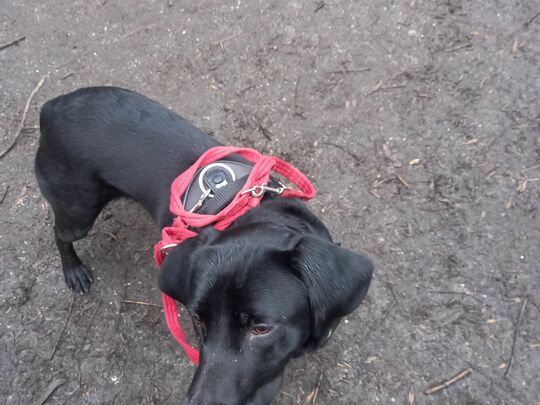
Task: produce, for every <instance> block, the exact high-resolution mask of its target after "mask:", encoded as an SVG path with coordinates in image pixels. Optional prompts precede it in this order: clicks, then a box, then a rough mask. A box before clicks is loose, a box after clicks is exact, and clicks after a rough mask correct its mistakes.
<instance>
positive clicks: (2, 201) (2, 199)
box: [0, 185, 9, 204]
mask: <svg viewBox="0 0 540 405" xmlns="http://www.w3.org/2000/svg"><path fill="white" fill-rule="evenodd" d="M8 191H9V185H8V186H7V187H6V189H5V190H4V193H3V194H2V197H0V204H3V203H4V200H5V199H6V195H7V193H8Z"/></svg>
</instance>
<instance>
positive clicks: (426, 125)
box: [0, 0, 540, 405]
mask: <svg viewBox="0 0 540 405" xmlns="http://www.w3.org/2000/svg"><path fill="white" fill-rule="evenodd" d="M170 4H171V6H169V2H168V1H165V0H160V1H145V2H142V1H134V0H125V1H113V0H109V1H107V0H89V1H81V0H77V1H66V0H55V1H47V2H44V1H19V0H4V1H3V2H2V4H1V7H0V44H4V43H8V42H10V41H12V40H14V39H17V38H19V37H21V36H25V37H26V38H25V39H24V40H22V41H20V42H19V43H18V44H16V45H13V46H10V47H7V48H5V49H3V50H0V149H2V150H3V149H4V148H5V147H7V146H8V145H9V143H10V140H11V139H12V137H13V136H14V135H15V132H16V129H17V126H18V123H19V121H20V118H21V114H22V110H23V109H24V105H25V103H26V100H27V98H28V95H29V94H30V92H31V91H32V89H33V88H34V87H35V86H36V84H37V83H38V81H39V80H40V78H41V77H42V76H43V75H48V78H47V80H46V82H45V84H44V86H43V87H42V88H41V89H40V91H39V92H38V94H37V95H36V97H35V99H34V101H33V103H32V105H31V107H30V110H29V113H28V117H27V119H26V123H25V127H24V129H23V131H22V133H21V136H20V137H19V140H18V142H17V145H16V146H15V148H14V149H13V150H12V151H11V152H10V153H9V154H7V155H6V156H5V157H4V158H2V159H1V160H0V200H1V203H0V314H1V315H0V402H1V403H6V404H33V403H40V402H41V399H42V396H43V395H44V394H45V393H46V392H47V390H48V389H49V388H51V387H52V386H55V385H57V386H58V387H57V388H56V390H55V391H54V392H53V394H52V395H51V396H50V397H49V399H48V402H47V403H49V404H154V403H155V404H173V403H179V401H180V400H181V398H182V397H183V395H184V393H185V391H186V389H187V387H188V384H189V382H190V378H191V376H192V374H193V372H194V369H193V367H192V366H191V365H190V364H189V363H188V360H187V359H186V357H185V356H184V355H183V353H182V352H181V350H180V348H179V346H178V345H177V344H176V343H175V342H174V341H173V339H172V338H171V337H170V336H169V334H168V332H167V330H166V327H165V324H164V321H163V314H162V312H161V309H160V308H159V307H155V306H149V305H140V304H132V303H126V302H124V301H126V300H132V301H139V302H145V303H151V304H156V305H160V296H159V291H158V288H157V284H156V279H155V271H156V270H155V268H154V265H153V263H152V260H151V249H152V246H153V243H154V242H155V241H156V240H157V238H158V236H159V231H158V230H157V229H155V228H154V226H153V225H152V223H151V221H150V219H149V217H148V216H147V215H146V214H145V213H144V212H143V211H142V210H141V209H140V208H139V207H138V206H137V205H136V204H134V203H132V202H129V201H117V202H115V203H114V204H112V205H110V206H109V207H107V208H106V210H105V211H104V212H103V214H102V215H101V216H100V218H99V220H98V221H97V224H96V226H95V228H94V229H93V230H92V232H91V234H90V236H89V237H88V238H86V239H85V240H83V241H81V242H79V243H78V244H77V248H78V250H79V251H80V252H81V255H82V258H83V260H84V261H85V262H86V263H87V264H88V265H89V266H91V267H92V268H93V271H94V275H95V278H96V282H95V284H94V287H93V289H92V291H91V293H90V294H88V295H85V296H84V297H76V298H75V300H74V302H73V308H72V312H71V316H70V317H69V319H68V322H67V324H66V327H65V331H64V333H62V329H63V326H64V324H65V322H66V319H67V317H68V314H69V311H70V305H71V300H72V295H71V294H70V293H69V292H68V291H67V289H66V286H65V284H64V281H63V278H62V275H61V270H60V262H59V258H58V255H57V253H56V251H55V248H54V245H53V238H52V217H51V212H50V210H49V209H48V207H47V205H46V204H45V201H44V200H43V198H42V197H41V196H40V193H39V191H38V189H37V186H36V181H35V178H34V175H33V169H32V167H33V156H34V154H35V151H36V147H37V140H38V129H37V125H38V121H37V117H38V111H39V106H40V105H41V104H43V102H45V101H46V100H47V99H49V98H52V97H54V96H57V95H59V94H62V93H66V92H69V91H71V90H73V89H76V88H78V87H81V86H89V85H105V84H110V85H117V86H122V87H126V88H130V89H133V90H137V91H139V92H142V93H144V94H146V95H148V96H150V97H152V98H155V99H157V100H159V101H161V102H162V103H164V104H166V105H168V106H170V107H171V108H172V109H173V110H175V111H177V112H178V113H180V114H181V115H183V116H185V117H186V118H188V119H189V120H191V121H192V122H193V123H195V124H196V125H197V126H199V127H200V128H202V129H204V130H205V131H207V132H212V133H214V135H215V136H216V137H217V138H218V139H220V140H221V141H223V142H224V143H226V144H230V145H244V146H249V147H255V148H258V149H260V150H261V151H263V152H265V153H271V154H277V155H279V156H282V157H284V158H286V159H288V160H289V161H291V162H292V163H293V164H295V165H297V166H298V167H300V168H301V169H302V170H303V171H304V172H305V173H308V174H309V176H310V178H311V179H313V181H314V183H315V184H316V186H317V188H318V190H319V196H318V199H317V200H316V201H314V202H313V203H311V207H312V208H313V210H314V211H315V212H316V213H317V214H318V215H319V216H320V217H321V218H323V220H324V221H325V223H326V224H327V225H328V226H329V228H330V229H331V230H332V232H333V234H334V235H335V238H336V240H339V241H341V242H342V243H343V244H344V245H346V246H348V247H351V248H354V249H359V250H363V251H365V252H367V253H368V254H369V255H370V256H371V257H372V258H373V259H374V261H375V263H376V267H377V274H376V277H375V279H374V282H373V285H372V288H371V290H370V293H369V299H368V300H367V301H366V302H365V304H364V305H363V306H362V307H361V308H360V309H359V310H358V311H356V312H355V313H354V314H352V315H351V316H350V317H348V318H347V320H346V321H345V322H344V323H342V325H341V326H340V328H339V330H338V331H337V333H336V334H335V336H334V338H333V341H332V342H331V343H330V344H329V345H328V346H327V347H325V348H324V349H323V350H322V351H320V352H319V353H317V354H314V355H310V356H307V357H305V358H302V359H300V360H297V361H294V362H293V363H292V364H291V365H290V367H289V369H288V372H287V378H286V383H285V385H284V387H283V390H282V392H281V393H280V394H279V395H278V396H277V397H276V400H275V402H274V403H275V404H304V403H315V404H319V405H323V404H328V405H329V404H392V403H398V404H408V403H415V404H456V405H457V404H460V405H461V404H508V405H509V404H527V405H529V404H534V403H536V402H537V401H538V397H539V395H540V322H539V321H540V313H539V307H538V305H539V301H538V300H539V297H540V221H539V210H538V208H539V201H540V104H539V102H538V99H539V96H540V67H539V61H540V59H539V58H540V17H537V16H538V13H539V12H540V8H539V7H540V6H539V3H538V2H536V1H533V0H525V1H499V0H489V1H488V0H478V1H474V2H473V1H462V0H444V1H443V0H432V1H420V0H411V1H407V2H397V1H391V0H371V1H335V0H334V1H326V0H325V1H314V2H313V1H247V0H244V1H241V0H238V1H236V2H222V1H214V0H206V1H204V0H203V1H199V2H192V1H177V0H172V1H171V2H170ZM535 16H536V17H535ZM525 300H527V305H526V307H525V310H524V313H523V318H522V322H521V325H520V327H519V329H518V331H517V335H516V340H515V350H514V357H513V365H512V368H511V370H510V371H509V373H508V376H507V378H504V375H505V371H506V369H507V367H508V363H509V359H510V357H511V350H512V345H513V340H514V333H515V330H516V324H517V319H518V315H519V312H520V310H521V308H522V305H523V303H524V301H525ZM55 346H56V351H55V352H54V356H53V355H52V354H53V351H54V349H55ZM467 368H471V369H472V373H471V374H470V375H469V376H467V377H466V378H464V379H463V380H461V381H459V382H457V383H455V384H452V385H451V386H450V387H449V388H448V389H446V390H444V391H442V392H440V393H437V394H434V395H431V396H427V395H425V394H424V393H423V391H424V390H425V389H426V388H429V387H431V386H432V385H434V384H437V383H440V382H442V381H444V380H447V379H449V378H451V377H452V376H453V375H455V374H457V373H458V372H460V371H462V370H464V369H467ZM59 380H60V381H59ZM409 393H414V398H412V397H411V396H410V395H409ZM410 400H411V401H412V402H409V401H410Z"/></svg>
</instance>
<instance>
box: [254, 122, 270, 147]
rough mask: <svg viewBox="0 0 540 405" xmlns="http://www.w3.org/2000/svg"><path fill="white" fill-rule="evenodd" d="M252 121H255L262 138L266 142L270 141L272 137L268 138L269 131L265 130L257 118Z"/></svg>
mask: <svg viewBox="0 0 540 405" xmlns="http://www.w3.org/2000/svg"><path fill="white" fill-rule="evenodd" d="M253 121H255V124H257V129H258V130H259V132H260V133H261V134H262V136H264V137H265V138H266V139H267V140H269V141H272V137H271V136H270V131H269V130H268V129H266V127H265V126H264V125H263V123H262V122H261V121H260V120H259V119H258V118H257V117H254V118H253Z"/></svg>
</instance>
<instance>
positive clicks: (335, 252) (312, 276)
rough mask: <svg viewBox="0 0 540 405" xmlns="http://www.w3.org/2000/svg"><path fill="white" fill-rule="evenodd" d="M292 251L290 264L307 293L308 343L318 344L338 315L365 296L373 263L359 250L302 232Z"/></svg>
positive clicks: (331, 328) (350, 309) (337, 318)
mask: <svg viewBox="0 0 540 405" xmlns="http://www.w3.org/2000/svg"><path fill="white" fill-rule="evenodd" d="M292 255H293V256H292V261H293V267H294V269H295V271H296V272H297V273H298V274H299V276H300V278H301V279H302V280H303V282H304V283H305V285H306V286H307V289H308V293H309V299H310V305H311V337H310V339H309V340H308V342H307V345H309V346H311V347H318V346H320V345H321V344H323V343H324V342H325V341H326V339H327V338H328V337H329V335H330V334H331V332H332V330H333V329H334V327H335V326H336V325H337V323H338V322H339V319H340V318H341V317H343V316H345V315H347V314H349V313H351V312H352V311H353V310H354V309H356V308H357V307H358V306H359V305H360V303H361V302H362V300H363V299H364V297H365V296H366V293H367V291H368V288H369V283H370V281H371V276H372V274H373V264H372V263H371V261H370V260H369V259H368V258H367V257H365V256H363V255H361V254H358V253H355V252H353V251H350V250H348V249H344V248H341V247H339V246H338V245H336V244H334V243H332V242H329V241H326V240H323V239H320V238H318V237H314V236H304V237H303V238H302V239H301V240H300V241H299V243H298V244H297V245H296V248H295V249H294V250H293V252H292Z"/></svg>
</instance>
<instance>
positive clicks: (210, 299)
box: [35, 87, 373, 404]
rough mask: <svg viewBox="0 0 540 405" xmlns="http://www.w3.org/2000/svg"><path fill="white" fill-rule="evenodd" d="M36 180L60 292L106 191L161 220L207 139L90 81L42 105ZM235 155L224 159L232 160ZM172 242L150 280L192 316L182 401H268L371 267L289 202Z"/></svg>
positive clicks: (358, 298)
mask: <svg viewBox="0 0 540 405" xmlns="http://www.w3.org/2000/svg"><path fill="white" fill-rule="evenodd" d="M40 126H41V138H40V145H39V149H38V152H37V156H36V166H35V170H36V176H37V179H38V183H39V186H40V188H41V191H42V193H43V195H44V196H45V198H46V199H47V200H48V201H49V203H50V204H51V206H52V209H53V211H54V215H55V228H54V231H55V237H56V244H57V246H58V250H59V251H60V256H61V258H62V266H63V271H64V277H65V280H66V283H67V285H68V286H69V288H71V289H72V290H74V291H76V292H81V293H82V292H86V291H88V289H89V288H90V284H91V283H92V276H91V274H90V272H89V270H88V269H87V268H86V267H85V266H84V265H83V264H82V262H81V260H80V259H79V257H78V256H77V254H76V252H75V250H74V248H73V242H74V241H76V240H78V239H81V238H83V237H84V236H85V235H86V234H87V232H88V231H89V230H90V228H91V227H92V225H93V223H94V221H95V219H96V217H97V216H98V214H99V212H100V211H101V210H102V208H103V207H104V206H105V205H106V204H107V203H108V202H109V201H111V200H112V199H114V198H116V197H121V196H126V197H131V198H133V199H135V200H137V201H138V202H139V203H141V204H142V205H143V207H144V208H145V209H146V210H147V211H148V212H149V213H150V214H151V216H152V218H153V219H154V221H155V222H156V223H157V224H158V225H159V226H161V227H165V226H169V225H170V224H171V223H172V220H173V217H172V214H171V213H170V212H169V197H170V185H171V182H172V181H173V180H174V179H175V178H176V177H177V176H178V175H179V174H181V173H182V172H183V171H185V170H186V169H187V168H188V167H189V166H190V165H192V164H193V163H194V162H195V161H196V160H197V158H198V157H199V156H200V155H202V154H203V153H204V152H205V151H206V150H208V149H209V148H211V147H214V146H217V145H219V144H218V142H216V141H215V140H214V139H212V138H211V137H209V136H208V135H206V134H204V133H202V132H201V131H200V130H198V129H197V128H195V127H193V126H192V125H190V124H189V123H188V122H186V121H185V120H184V119H182V118H181V117H179V116H178V115H176V114H175V113H173V112H171V111H170V110H168V109H167V108H165V107H163V106H162V105H160V104H158V103H156V102H154V101H152V100H149V99H148V98H146V97H144V96H142V95H140V94H137V93H134V92H131V91H128V90H123V89H119V88H112V87H95V88H86V89H80V90H77V91H75V92H74V93H71V94H68V95H64V96H60V97H57V98H55V99H53V100H51V101H49V102H47V103H46V104H45V105H44V106H43V109H42V111H41V117H40ZM233 159H234V158H233ZM198 232H199V236H197V237H195V238H192V239H189V240H187V241H186V242H184V243H183V244H181V245H179V246H178V247H176V248H174V249H172V250H171V251H170V253H169V254H168V256H167V259H166V260H165V263H164V264H163V266H162V269H161V271H160V273H159V286H160V288H161V290H163V291H164V292H165V293H166V294H168V295H169V296H171V297H172V298H174V299H176V300H178V301H180V302H181V303H182V304H184V305H185V306H186V307H187V309H188V310H189V313H190V314H191V316H192V317H193V321H194V324H195V328H196V330H197V334H198V337H199V347H200V353H201V359H200V366H199V367H198V369H197V371H196V373H195V377H194V379H193V382H192V384H191V387H190V388H189V391H188V394H187V399H186V402H185V403H186V404H268V403H270V401H271V400H272V398H273V397H274V396H275V394H276V393H277V391H278V390H279V387H280V384H281V377H282V374H283V371H284V368H285V366H286V364H287V362H288V361H289V359H291V358H292V357H296V356H299V355H301V354H302V353H304V352H306V351H308V350H313V349H316V348H318V347H320V346H321V345H322V344H324V343H325V342H326V341H327V340H328V338H329V337H330V335H331V334H332V332H333V330H334V328H335V327H336V326H337V324H338V323H339V321H340V318H341V317H343V316H345V315H347V314H349V313H350V312H351V311H353V310H354V309H355V308H356V307H358V305H360V303H361V302H362V300H363V298H364V296H365V295H366V293H367V290H368V287H369V283H370V280H371V275H372V271H373V266H372V264H371V262H370V261H369V260H368V259H367V258H366V257H365V256H363V255H360V254H357V253H354V252H352V251H350V250H347V249H343V248H341V247H339V246H338V245H336V244H335V243H333V242H332V238H331V237H330V235H329V233H328V231H327V229H326V228H325V227H324V225H323V224H322V223H321V222H320V221H319V220H318V219H317V218H316V217H315V216H314V215H313V214H312V213H311V212H310V211H309V210H308V209H307V208H306V206H305V205H304V204H303V203H302V202H301V201H299V200H297V199H290V198H278V197H276V198H270V197H268V198H265V199H264V200H263V201H262V202H261V205H260V206H259V207H257V208H254V209H252V210H251V211H249V212H248V213H247V214H245V215H243V216H242V217H240V218H239V219H237V220H236V221H235V222H234V223H233V224H232V225H231V226H230V227H229V228H227V229H226V230H225V231H222V232H218V231H216V230H215V229H214V228H213V227H211V226H209V227H206V228H204V229H199V230H198Z"/></svg>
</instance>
